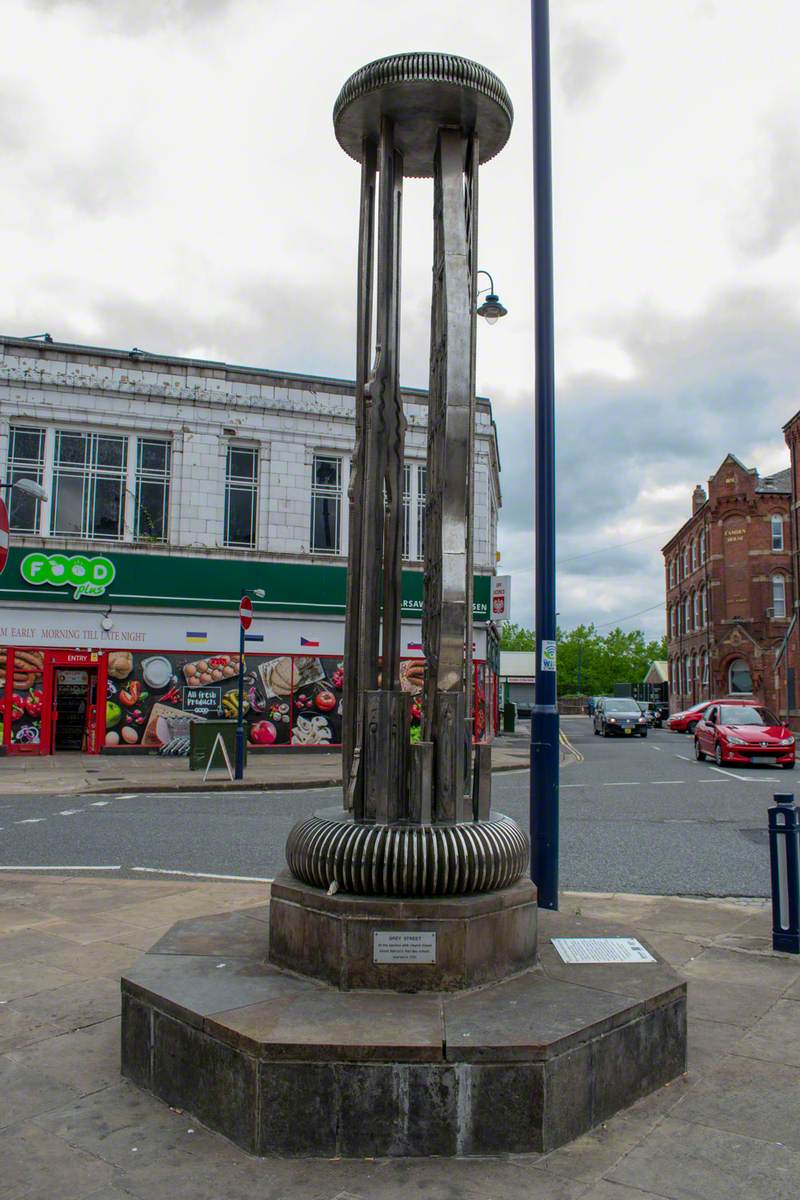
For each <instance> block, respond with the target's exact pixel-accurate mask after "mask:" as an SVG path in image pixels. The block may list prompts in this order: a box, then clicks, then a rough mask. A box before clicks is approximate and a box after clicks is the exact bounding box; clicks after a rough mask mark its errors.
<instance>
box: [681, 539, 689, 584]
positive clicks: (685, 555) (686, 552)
mask: <svg viewBox="0 0 800 1200" xmlns="http://www.w3.org/2000/svg"><path fill="white" fill-rule="evenodd" d="M682 557H683V578H684V579H685V578H686V576H687V575H688V574H689V547H688V546H684V548H683V556H682Z"/></svg>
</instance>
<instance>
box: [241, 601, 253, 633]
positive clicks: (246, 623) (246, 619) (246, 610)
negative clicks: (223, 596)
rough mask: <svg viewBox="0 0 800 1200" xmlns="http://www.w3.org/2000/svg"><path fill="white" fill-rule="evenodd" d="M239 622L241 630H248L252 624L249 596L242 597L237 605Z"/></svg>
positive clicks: (251, 605)
mask: <svg viewBox="0 0 800 1200" xmlns="http://www.w3.org/2000/svg"><path fill="white" fill-rule="evenodd" d="M239 620H240V621H241V622H242V629H249V628H250V626H251V625H252V624H253V601H252V600H251V599H250V597H249V596H242V601H241V604H240V605H239Z"/></svg>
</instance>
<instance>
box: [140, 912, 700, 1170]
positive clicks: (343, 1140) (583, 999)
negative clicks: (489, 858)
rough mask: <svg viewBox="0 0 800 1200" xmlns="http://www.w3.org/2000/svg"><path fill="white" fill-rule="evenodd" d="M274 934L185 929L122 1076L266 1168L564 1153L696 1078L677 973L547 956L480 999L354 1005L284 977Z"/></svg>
mask: <svg viewBox="0 0 800 1200" xmlns="http://www.w3.org/2000/svg"><path fill="white" fill-rule="evenodd" d="M556 919H557V926H554V931H555V929H556V928H557V932H558V934H559V935H560V936H569V934H570V932H574V933H576V934H579V935H580V936H582V937H587V936H601V935H607V934H609V933H612V932H625V931H614V930H610V929H608V927H599V926H594V927H593V926H592V924H591V923H590V922H588V921H586V920H580V921H578V920H577V919H575V920H572V921H571V920H570V918H568V917H564V916H563V915H560V914H559V915H557V916H556ZM546 923H547V919H546V915H545V916H544V918H543V924H546ZM573 924H574V926H575V928H574V929H573V928H572V925H573ZM268 929H269V908H268V906H266V905H265V906H264V907H263V908H260V909H247V910H244V911H239V912H233V913H221V914H219V915H216V916H213V917H203V918H197V919H194V920H188V921H180V922H178V924H177V925H175V926H174V927H173V928H172V929H171V930H170V932H169V933H167V934H166V935H165V937H163V938H162V939H161V940H160V941H159V942H158V943H157V944H156V945H155V946H154V947H153V949H152V951H151V952H150V953H149V954H146V955H145V956H144V957H143V958H141V959H140V960H139V962H138V963H137V964H136V966H135V967H133V968H132V970H130V971H129V972H128V974H127V975H126V976H125V977H123V979H122V1071H123V1074H124V1075H126V1076H127V1077H128V1078H129V1079H131V1080H133V1081H134V1082H136V1083H138V1084H139V1085H140V1086H141V1087H144V1088H146V1089H148V1090H149V1091H151V1092H153V1093H154V1094H155V1095H156V1096H159V1097H160V1098H161V1099H162V1100H164V1101H165V1102H166V1103H168V1104H171V1105H173V1106H175V1107H179V1108H183V1109H186V1110H187V1111H188V1112H190V1113H192V1114H193V1116H195V1117H196V1118H197V1119H199V1120H200V1121H202V1122H204V1123H205V1124H206V1125H207V1126H209V1127H210V1128H211V1129H214V1130H216V1131H218V1132H219V1133H222V1134H224V1135H225V1136H226V1137H229V1138H230V1139H231V1140H232V1141H234V1142H236V1143H238V1144H239V1145H240V1146H242V1147H244V1148H245V1149H246V1150H248V1151H250V1153H252V1154H262V1155H302V1156H319V1157H326V1158H327V1157H335V1156H338V1155H343V1156H351V1157H358V1156H365V1157H371V1156H375V1157H382V1156H391V1155H431V1154H438V1155H456V1154H462V1155H485V1154H499V1153H503V1152H513V1153H525V1152H528V1151H547V1150H551V1149H553V1148H555V1147H556V1146H559V1145H561V1144H563V1143H564V1142H567V1141H569V1140H571V1139H572V1138H574V1137H577V1136H578V1135H579V1134H581V1133H583V1132H585V1131H586V1130H587V1129H590V1128H591V1127H592V1126H593V1125H596V1124H598V1123H599V1122H601V1121H604V1120H606V1119H607V1118H608V1117H610V1116H611V1115H612V1114H613V1113H615V1112H617V1111H618V1110H619V1109H621V1108H624V1107H625V1106H627V1105H629V1104H631V1103H632V1102H633V1101H634V1100H636V1099H638V1098H639V1097H640V1096H643V1095H645V1094H646V1093H648V1092H651V1091H653V1090H654V1089H656V1088H658V1087H661V1086H662V1085H663V1084H665V1083H668V1082H669V1081H670V1080H671V1079H674V1078H675V1077H676V1076H677V1075H680V1074H681V1073H682V1072H683V1071H684V1070H685V1058H686V985H685V983H684V982H682V981H681V980H680V979H679V978H678V976H677V975H676V974H675V973H674V972H673V971H672V969H671V968H670V967H668V966H667V965H666V964H665V963H664V962H663V961H661V960H658V961H657V962H655V963H643V964H627V963H617V964H615V965H613V966H602V965H592V966H570V965H567V964H564V963H562V962H561V961H560V959H559V958H558V956H557V955H556V954H555V951H554V950H553V948H552V946H550V945H546V946H544V948H543V950H542V957H541V961H540V963H539V965H537V966H536V967H533V968H530V969H528V970H527V971H524V972H522V973H521V974H518V975H516V976H514V977H513V978H509V979H506V980H504V981H501V982H496V983H492V984H489V985H487V986H484V987H481V988H479V989H476V990H472V991H461V992H450V993H430V992H418V993H415V994H403V993H398V992H392V991H339V990H336V989H333V988H331V987H329V986H327V985H325V984H324V983H321V982H319V981H318V980H315V979H312V978H309V977H300V976H298V975H295V974H292V973H290V972H289V971H285V970H282V969H280V968H279V967H276V966H274V965H273V964H271V963H269V962H268V960H267V943H268ZM628 932H629V931H628ZM651 953H655V952H654V951H653V950H652V949H651ZM656 957H657V956H656Z"/></svg>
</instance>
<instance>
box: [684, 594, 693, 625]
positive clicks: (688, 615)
mask: <svg viewBox="0 0 800 1200" xmlns="http://www.w3.org/2000/svg"><path fill="white" fill-rule="evenodd" d="M691 627H692V610H691V609H690V607H689V597H688V596H684V598H683V632H684V633H688V632H689V630H690V629H691Z"/></svg>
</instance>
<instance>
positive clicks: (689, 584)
mask: <svg viewBox="0 0 800 1200" xmlns="http://www.w3.org/2000/svg"><path fill="white" fill-rule="evenodd" d="M794 420H795V421H796V422H797V426H796V430H795V429H794V424H793V422H790V425H789V426H787V432H786V438H787V441H790V436H791V438H792V439H793V440H791V441H790V446H797V445H800V413H798V415H797V417H796V418H795V419H794ZM790 426H792V429H793V432H792V433H791V435H790V433H789V432H788V430H789V427H790ZM792 457H793V468H792V471H794V472H795V474H794V479H795V481H796V486H795V489H794V496H795V497H796V496H798V495H800V486H798V485H800V474H798V472H800V455H797V459H798V461H797V462H795V452H794V449H793V451H792ZM792 471H790V470H786V471H779V472H778V473H777V474H776V475H770V476H767V477H766V478H764V479H761V478H760V477H759V474H758V472H757V471H756V470H755V469H754V468H752V467H745V466H743V464H742V463H740V462H739V460H738V459H737V458H736V457H735V455H733V454H729V455H728V456H727V458H725V460H724V461H723V463H722V465H721V466H720V467H719V469H718V471H717V472H716V474H715V475H712V477H711V478H710V479H709V481H708V494H706V492H705V491H704V489H703V488H702V487H701V486H700V485H699V484H698V486H697V487H696V488H695V490H694V493H693V495H692V515H691V517H690V518H689V520H688V521H686V523H685V524H684V525H682V526H681V528H680V529H679V530H678V532H677V533H676V534H675V535H674V537H672V538H671V539H670V540H669V542H667V544H666V546H664V549H663V554H664V567H665V573H666V594H667V613H666V616H667V642H668V658H669V690H670V710H671V711H672V712H676V711H678V710H680V709H683V708H688V707H689V706H690V705H692V704H695V703H697V702H698V701H700V700H706V699H709V700H710V699H713V698H714V697H720V696H748V695H752V696H753V699H754V700H755V701H758V702H759V703H762V704H766V705H767V707H769V708H771V709H773V710H774V711H776V712H779V713H781V714H783V715H784V716H789V715H790V709H794V707H795V704H794V696H793V691H794V688H793V675H790V674H789V670H790V664H793V663H794V662H796V661H797V658H796V656H795V655H793V654H792V649H791V646H790V633H791V632H795V631H796V622H793V621H792V618H793V617H794V613H795V607H794V605H795V599H794V598H795V596H796V595H797V594H798V593H797V572H798V566H799V565H798V559H797V551H796V550H795V552H794V554H793V553H792V547H793V545H794V547H797V545H798V539H797V538H796V537H795V538H794V539H793V538H792V532H791V531H792V523H791V522H790V513H791V517H792V522H795V523H796V522H797V519H798V512H797V504H796V503H794V504H793V503H792V478H793V476H792ZM793 562H794V566H793Z"/></svg>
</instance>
